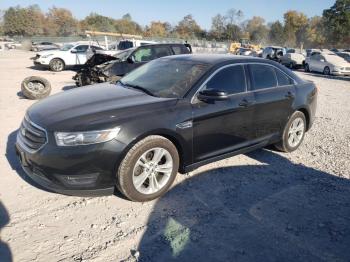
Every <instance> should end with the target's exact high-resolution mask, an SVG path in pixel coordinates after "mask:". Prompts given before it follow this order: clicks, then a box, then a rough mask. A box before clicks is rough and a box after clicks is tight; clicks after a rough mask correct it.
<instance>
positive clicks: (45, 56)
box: [41, 54, 53, 58]
mask: <svg viewBox="0 0 350 262" xmlns="http://www.w3.org/2000/svg"><path fill="white" fill-rule="evenodd" d="M50 56H53V54H48V55H43V56H41V58H48V57H50Z"/></svg>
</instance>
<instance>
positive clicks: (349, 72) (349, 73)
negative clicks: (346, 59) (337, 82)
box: [332, 71, 350, 76]
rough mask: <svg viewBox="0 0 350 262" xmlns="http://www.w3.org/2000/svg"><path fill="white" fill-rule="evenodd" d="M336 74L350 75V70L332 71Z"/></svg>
mask: <svg viewBox="0 0 350 262" xmlns="http://www.w3.org/2000/svg"><path fill="white" fill-rule="evenodd" d="M332 75H335V76H350V71H332Z"/></svg>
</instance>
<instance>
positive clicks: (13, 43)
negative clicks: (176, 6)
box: [5, 41, 22, 49]
mask: <svg viewBox="0 0 350 262" xmlns="http://www.w3.org/2000/svg"><path fill="white" fill-rule="evenodd" d="M5 47H6V48H7V49H18V48H21V47H22V44H21V43H20V42H18V41H11V42H8V43H6V44H5Z"/></svg>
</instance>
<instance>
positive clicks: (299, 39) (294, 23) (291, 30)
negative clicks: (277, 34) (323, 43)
mask: <svg viewBox="0 0 350 262" xmlns="http://www.w3.org/2000/svg"><path fill="white" fill-rule="evenodd" d="M283 17H284V32H285V34H286V44H287V45H288V46H294V47H295V46H299V45H300V44H301V43H303V42H304V41H305V37H304V36H305V32H306V27H307V25H308V19H307V17H306V15H305V14H303V13H301V12H297V11H288V12H286V13H285V14H284V16H283Z"/></svg>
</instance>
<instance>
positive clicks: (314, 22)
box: [305, 16, 325, 47]
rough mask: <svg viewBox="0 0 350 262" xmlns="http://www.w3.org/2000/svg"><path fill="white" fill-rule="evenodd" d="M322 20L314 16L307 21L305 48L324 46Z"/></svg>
mask: <svg viewBox="0 0 350 262" xmlns="http://www.w3.org/2000/svg"><path fill="white" fill-rule="evenodd" d="M323 25H324V23H323V18H322V17H320V16H314V17H311V18H310V19H309V22H308V26H307V29H306V36H305V37H306V42H305V47H314V46H318V47H322V46H323V45H324V44H325V36H324V27H323Z"/></svg>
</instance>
